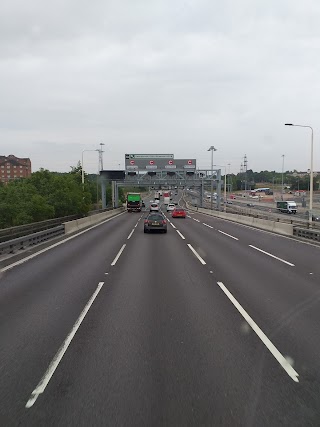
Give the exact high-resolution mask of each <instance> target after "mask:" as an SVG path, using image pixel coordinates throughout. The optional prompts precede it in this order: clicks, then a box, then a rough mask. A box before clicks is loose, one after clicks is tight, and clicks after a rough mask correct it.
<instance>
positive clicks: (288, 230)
mask: <svg viewBox="0 0 320 427" xmlns="http://www.w3.org/2000/svg"><path fill="white" fill-rule="evenodd" d="M186 204H187V208H188V209H190V210H194V211H195V212H200V213H204V214H206V215H210V216H215V217H217V218H223V219H227V220H229V221H234V222H237V223H239V224H245V225H249V226H251V227H255V228H261V229H262V230H267V231H273V232H274V233H278V234H284V235H286V236H293V225H292V224H286V223H283V222H277V221H269V220H267V219H260V218H253V217H250V216H244V215H239V214H232V213H226V212H218V211H210V210H208V209H203V208H194V207H193V206H192V205H190V203H188V202H186Z"/></svg>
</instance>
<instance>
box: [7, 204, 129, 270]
mask: <svg viewBox="0 0 320 427" xmlns="http://www.w3.org/2000/svg"><path fill="white" fill-rule="evenodd" d="M124 213H125V212H120V213H119V214H117V215H115V216H113V217H111V218H107V219H106V220H104V221H102V222H99V224H95V225H93V226H92V227H89V228H86V229H85V230H82V231H79V233H77V234H73V235H72V236H70V237H67V238H66V239H63V240H60V241H59V242H57V243H54V244H53V245H51V246H48V247H47V248H44V249H41V250H40V251H38V252H35V253H34V254H32V255H28V256H27V257H26V258H22V259H20V260H19V261H16V262H14V263H12V264H9V265H7V266H6V267H3V268H1V269H0V273H4V272H5V271H7V270H11V268H13V267H16V266H17V265H20V264H23V263H25V262H26V261H29V259H32V258H35V257H36V256H38V255H40V254H43V253H44V252H47V251H49V250H50V249H53V248H55V247H57V246H60V245H63V244H64V243H66V242H68V241H69V240H71V239H75V238H76V237H78V236H80V235H81V234H83V233H87V232H88V231H90V230H92V229H93V228H96V227H99V226H100V225H103V224H105V223H106V222H109V221H112V220H113V219H115V218H117V217H118V216H120V215H123V214H124Z"/></svg>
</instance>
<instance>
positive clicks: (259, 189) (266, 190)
mask: <svg viewBox="0 0 320 427" xmlns="http://www.w3.org/2000/svg"><path fill="white" fill-rule="evenodd" d="M255 192H256V193H267V192H268V193H269V194H270V188H269V187H264V188H257V189H256V190H255Z"/></svg>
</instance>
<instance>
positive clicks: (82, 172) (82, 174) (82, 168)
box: [81, 149, 100, 187]
mask: <svg viewBox="0 0 320 427" xmlns="http://www.w3.org/2000/svg"><path fill="white" fill-rule="evenodd" d="M85 151H100V150H99V149H96V150H82V162H81V182H82V187H84V167H83V153H84V152H85Z"/></svg>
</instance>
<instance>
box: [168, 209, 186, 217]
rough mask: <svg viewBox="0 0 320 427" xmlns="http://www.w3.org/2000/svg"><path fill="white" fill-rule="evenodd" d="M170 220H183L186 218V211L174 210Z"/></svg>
mask: <svg viewBox="0 0 320 427" xmlns="http://www.w3.org/2000/svg"><path fill="white" fill-rule="evenodd" d="M171 216H172V218H185V217H186V211H185V210H184V209H183V208H175V209H174V210H173V211H172V215H171Z"/></svg>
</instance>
